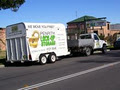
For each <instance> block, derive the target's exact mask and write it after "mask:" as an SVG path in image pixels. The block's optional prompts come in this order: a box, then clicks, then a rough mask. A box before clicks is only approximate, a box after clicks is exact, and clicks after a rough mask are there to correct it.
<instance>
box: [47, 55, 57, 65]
mask: <svg viewBox="0 0 120 90" xmlns="http://www.w3.org/2000/svg"><path fill="white" fill-rule="evenodd" d="M48 61H49V62H50V63H54V62H55V61H56V54H55V53H51V54H50V55H49V56H48Z"/></svg>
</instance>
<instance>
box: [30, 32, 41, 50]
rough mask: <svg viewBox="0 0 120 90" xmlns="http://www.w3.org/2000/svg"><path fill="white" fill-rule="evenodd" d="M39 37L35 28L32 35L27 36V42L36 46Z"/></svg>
mask: <svg viewBox="0 0 120 90" xmlns="http://www.w3.org/2000/svg"><path fill="white" fill-rule="evenodd" d="M39 37H40V34H39V32H38V31H37V30H35V31H34V32H33V34H32V37H31V38H29V44H30V46H31V47H33V48H36V47H37V46H38V40H39Z"/></svg>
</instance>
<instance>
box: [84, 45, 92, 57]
mask: <svg viewBox="0 0 120 90" xmlns="http://www.w3.org/2000/svg"><path fill="white" fill-rule="evenodd" d="M85 55H86V56H89V55H91V48H90V47H86V50H85Z"/></svg>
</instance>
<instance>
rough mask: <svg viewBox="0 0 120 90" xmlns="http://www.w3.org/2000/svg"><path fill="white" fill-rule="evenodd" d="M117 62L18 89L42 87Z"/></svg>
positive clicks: (27, 89) (28, 89) (115, 63)
mask: <svg viewBox="0 0 120 90" xmlns="http://www.w3.org/2000/svg"><path fill="white" fill-rule="evenodd" d="M119 63H120V62H114V63H110V64H106V65H102V66H99V67H95V68H92V69H88V70H85V71H81V72H77V73H74V74H70V75H67V76H63V77H60V78H56V79H53V80H49V81H45V82H42V83H38V84H34V85H31V86H27V87H24V88H20V89H18V90H30V89H34V88H38V87H42V86H45V85H49V84H52V83H55V82H60V81H63V80H66V79H70V78H73V77H77V76H80V75H83V74H87V73H90V72H94V71H97V70H100V69H103V68H107V67H110V66H113V65H117V64H119Z"/></svg>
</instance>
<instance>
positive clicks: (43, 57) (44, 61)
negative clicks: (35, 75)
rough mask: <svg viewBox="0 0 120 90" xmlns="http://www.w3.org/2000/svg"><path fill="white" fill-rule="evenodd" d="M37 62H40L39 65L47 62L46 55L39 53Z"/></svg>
mask: <svg viewBox="0 0 120 90" xmlns="http://www.w3.org/2000/svg"><path fill="white" fill-rule="evenodd" d="M39 62H40V64H41V65H44V64H46V63H47V57H46V56H45V55H44V54H42V55H40V57H39Z"/></svg>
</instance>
